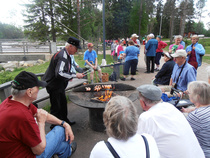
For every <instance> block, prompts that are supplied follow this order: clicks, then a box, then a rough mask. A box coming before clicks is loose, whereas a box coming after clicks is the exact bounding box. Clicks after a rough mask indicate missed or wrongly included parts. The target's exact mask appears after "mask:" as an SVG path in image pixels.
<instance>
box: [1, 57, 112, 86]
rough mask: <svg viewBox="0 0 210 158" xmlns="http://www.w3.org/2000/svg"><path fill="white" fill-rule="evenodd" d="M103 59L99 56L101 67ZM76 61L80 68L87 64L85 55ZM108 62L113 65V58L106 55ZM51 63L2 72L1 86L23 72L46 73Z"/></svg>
mask: <svg viewBox="0 0 210 158" xmlns="http://www.w3.org/2000/svg"><path fill="white" fill-rule="evenodd" d="M102 59H103V55H101V54H99V55H98V64H99V65H101V62H102ZM75 60H76V62H77V63H78V64H79V65H80V67H84V64H85V62H84V60H83V54H79V55H75ZM106 61H107V64H110V63H113V58H112V56H111V55H106ZM49 63H50V61H48V62H46V63H44V64H40V65H35V66H32V67H27V68H25V67H21V68H16V69H15V70H14V71H13V72H8V71H6V72H2V73H0V84H3V83H5V82H8V81H12V80H14V78H15V76H17V75H18V74H19V73H20V72H21V71H29V72H33V73H35V74H37V73H45V71H46V70H47V68H48V66H49ZM102 72H106V73H109V74H111V73H112V72H113V70H112V69H111V68H109V67H107V68H102Z"/></svg>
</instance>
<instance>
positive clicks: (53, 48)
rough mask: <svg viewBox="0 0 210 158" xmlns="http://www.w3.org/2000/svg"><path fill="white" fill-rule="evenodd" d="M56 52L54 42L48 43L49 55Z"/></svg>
mask: <svg viewBox="0 0 210 158" xmlns="http://www.w3.org/2000/svg"><path fill="white" fill-rule="evenodd" d="M56 52H57V46H56V42H51V43H50V54H55V53H56Z"/></svg>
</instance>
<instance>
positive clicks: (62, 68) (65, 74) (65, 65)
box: [42, 48, 73, 92]
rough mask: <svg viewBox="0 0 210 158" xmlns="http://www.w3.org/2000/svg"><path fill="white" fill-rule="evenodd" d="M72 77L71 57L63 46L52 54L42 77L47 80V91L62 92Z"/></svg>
mask: <svg viewBox="0 0 210 158" xmlns="http://www.w3.org/2000/svg"><path fill="white" fill-rule="evenodd" d="M72 78H73V75H72V74H71V58H70V56H69V54H68V53H67V51H66V49H65V48H64V49H62V50H61V51H59V52H57V53H56V54H54V55H53V57H52V58H51V61H50V65H49V67H48V69H47V71H46V72H45V74H44V76H43V78H42V79H43V80H44V81H46V82H47V87H46V88H47V91H48V92H49V91H52V90H56V91H58V92H62V91H64V90H65V89H66V86H67V85H68V81H69V80H71V79H72Z"/></svg>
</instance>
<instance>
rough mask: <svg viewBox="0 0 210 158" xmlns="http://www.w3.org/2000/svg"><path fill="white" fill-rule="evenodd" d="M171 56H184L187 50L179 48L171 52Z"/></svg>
mask: <svg viewBox="0 0 210 158" xmlns="http://www.w3.org/2000/svg"><path fill="white" fill-rule="evenodd" d="M171 56H172V57H174V58H176V57H186V56H187V52H186V51H185V50H184V49H179V50H177V51H176V52H175V53H174V54H171Z"/></svg>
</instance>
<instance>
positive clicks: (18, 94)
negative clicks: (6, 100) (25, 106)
mask: <svg viewBox="0 0 210 158" xmlns="http://www.w3.org/2000/svg"><path fill="white" fill-rule="evenodd" d="M25 93H26V89H24V90H18V89H14V88H12V89H11V94H12V95H13V96H15V97H23V96H24V95H25Z"/></svg>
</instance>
